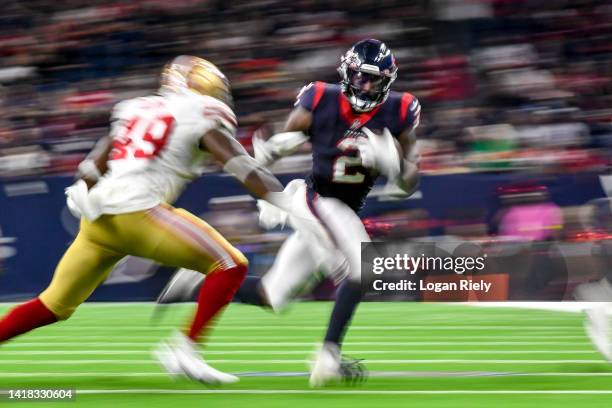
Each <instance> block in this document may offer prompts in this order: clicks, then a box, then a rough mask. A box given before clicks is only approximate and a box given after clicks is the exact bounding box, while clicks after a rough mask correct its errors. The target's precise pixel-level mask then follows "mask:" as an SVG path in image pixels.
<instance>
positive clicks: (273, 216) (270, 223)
mask: <svg viewBox="0 0 612 408" xmlns="http://www.w3.org/2000/svg"><path fill="white" fill-rule="evenodd" d="M257 208H259V225H261V226H262V227H263V228H265V229H268V230H270V229H273V228H276V227H278V226H281V227H284V226H285V224H286V223H287V218H288V217H289V214H288V213H287V212H286V211H283V210H281V209H280V208H278V207H276V206H274V205H272V204H270V203H269V202H267V201H265V200H257Z"/></svg>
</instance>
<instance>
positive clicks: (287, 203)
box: [257, 179, 305, 229]
mask: <svg viewBox="0 0 612 408" xmlns="http://www.w3.org/2000/svg"><path fill="white" fill-rule="evenodd" d="M304 185H305V182H304V180H302V179H295V180H292V181H291V182H289V184H287V186H286V187H285V189H284V190H283V191H280V192H270V193H268V194H267V195H266V197H265V200H257V208H259V225H261V226H262V227H263V228H265V229H272V228H276V227H277V226H279V225H280V226H281V227H284V226H285V224H286V223H287V219H288V218H289V215H290V213H289V211H290V210H291V208H292V206H293V201H294V198H295V195H296V193H297V192H298V191H300V188H301V187H303V186H304Z"/></svg>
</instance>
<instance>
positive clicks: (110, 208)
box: [89, 94, 236, 214]
mask: <svg viewBox="0 0 612 408" xmlns="http://www.w3.org/2000/svg"><path fill="white" fill-rule="evenodd" d="M111 120H112V128H111V136H112V138H113V142H112V143H113V149H112V151H111V153H110V155H109V160H108V171H107V172H106V174H104V176H103V177H102V178H100V180H99V181H98V183H96V185H95V186H94V187H93V188H92V189H91V190H90V192H89V200H90V201H91V202H92V204H94V205H95V207H97V208H98V209H99V212H100V213H102V214H121V213H127V212H133V211H140V210H146V209H149V208H153V207H154V206H156V205H158V204H159V203H161V202H168V203H171V202H173V201H174V200H175V199H176V198H177V197H178V195H179V194H180V193H181V191H182V190H183V188H184V187H185V185H186V184H187V183H188V182H189V181H191V180H193V179H194V178H197V177H198V176H199V175H200V174H201V169H202V164H203V163H202V162H203V159H204V153H203V152H202V150H201V149H200V141H201V139H202V136H203V135H204V134H206V132H208V131H209V130H212V129H217V130H220V131H223V132H225V133H228V134H230V136H234V134H235V132H236V116H235V115H234V113H233V112H232V110H231V109H230V108H229V107H228V106H227V105H225V104H224V103H223V102H221V101H219V100H217V99H215V98H212V97H209V96H202V95H197V94H167V95H164V96H149V97H144V98H136V99H130V100H126V101H123V102H120V103H119V104H117V105H116V106H115V108H114V109H113V113H112V117H111Z"/></svg>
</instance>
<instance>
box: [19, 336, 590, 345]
mask: <svg viewBox="0 0 612 408" xmlns="http://www.w3.org/2000/svg"><path fill="white" fill-rule="evenodd" d="M213 337H214V339H215V340H221V339H244V338H245V337H247V338H248V339H249V340H258V339H259V340H266V339H268V340H279V339H302V340H310V339H316V337H313V336H310V335H306V334H305V335H295V336H274V335H269V336H262V335H255V336H244V335H242V334H236V335H229V336H226V335H220V336H217V335H213ZM384 337H385V336H381V335H359V334H356V335H353V334H351V339H363V340H366V339H373V340H376V339H380V338H384ZM433 337H435V336H431V335H418V334H417V335H409V334H406V335H394V336H393V338H395V339H403V338H407V339H416V340H426V339H431V338H433ZM24 338H26V337H25V336H24ZM550 338H551V336H550V334H547V335H512V334H508V335H504V336H497V335H487V334H484V335H475V336H455V335H453V339H462V340H495V339H505V340H537V339H550ZM554 338H555V339H563V340H571V339H585V336H584V335H575V336H574V335H572V336H564V335H562V336H557V335H555V336H554ZM26 339H27V340H30V341H34V340H74V344H82V340H109V336H108V335H106V336H102V335H83V336H78V338H77V337H75V336H74V335H71V336H67V335H54V336H38V335H32V336H31V337H27V338H26ZM112 340H113V341H114V340H152V341H157V340H159V336H158V335H151V336H138V335H136V336H131V335H126V336H124V335H118V336H113V337H112ZM317 340H318V339H317ZM50 344H55V343H53V342H52V343H50Z"/></svg>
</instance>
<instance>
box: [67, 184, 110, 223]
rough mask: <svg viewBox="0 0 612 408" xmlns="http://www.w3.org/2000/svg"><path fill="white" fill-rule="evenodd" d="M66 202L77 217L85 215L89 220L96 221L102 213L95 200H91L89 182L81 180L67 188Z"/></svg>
mask: <svg viewBox="0 0 612 408" xmlns="http://www.w3.org/2000/svg"><path fill="white" fill-rule="evenodd" d="M66 196H67V198H66V204H67V205H68V209H69V210H70V212H71V213H72V215H74V216H75V217H77V218H81V217H85V218H86V219H88V220H89V221H95V220H96V219H98V218H99V217H100V215H102V211H101V210H100V208H99V206H97V205H96V203H95V200H91V197H90V195H89V190H88V188H87V183H85V181H84V180H79V181H77V182H76V183H74V184H73V185H71V186H70V187H68V188H67V189H66Z"/></svg>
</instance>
